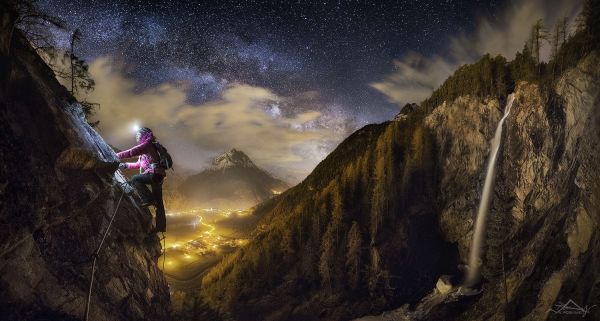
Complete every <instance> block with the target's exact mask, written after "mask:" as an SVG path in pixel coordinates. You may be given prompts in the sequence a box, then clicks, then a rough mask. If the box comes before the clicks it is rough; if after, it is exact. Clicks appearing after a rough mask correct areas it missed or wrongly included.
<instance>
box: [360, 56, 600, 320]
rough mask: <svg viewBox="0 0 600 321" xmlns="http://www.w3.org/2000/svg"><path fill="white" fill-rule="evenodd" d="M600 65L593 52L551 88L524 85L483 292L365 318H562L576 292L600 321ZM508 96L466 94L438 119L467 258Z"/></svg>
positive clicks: (450, 229)
mask: <svg viewBox="0 0 600 321" xmlns="http://www.w3.org/2000/svg"><path fill="white" fill-rule="evenodd" d="M599 63H600V55H598V54H597V53H595V54H591V55H589V56H588V57H586V58H585V59H583V60H582V61H581V62H580V63H579V64H578V65H577V67H576V68H574V69H572V70H569V71H567V72H566V73H565V74H564V75H563V76H562V77H561V78H560V79H559V81H558V83H557V85H556V86H555V88H553V90H552V91H551V92H550V93H549V94H546V95H548V96H544V94H543V93H541V92H540V89H539V88H538V86H537V85H533V84H529V83H525V82H522V83H520V84H518V85H517V88H516V90H515V95H516V99H515V102H514V104H513V106H512V111H511V114H510V116H509V117H508V119H507V122H506V124H505V131H504V135H503V142H502V146H501V150H500V154H499V163H498V168H497V175H496V186H495V189H494V195H493V201H492V206H491V209H490V213H489V223H488V233H487V241H486V245H485V252H486V253H485V256H484V257H483V268H484V270H483V275H484V277H485V279H486V281H485V283H484V285H483V292H482V293H481V294H480V295H478V296H475V297H472V298H468V299H465V298H462V299H459V300H458V302H456V300H455V298H456V297H453V293H452V292H450V293H445V294H442V293H440V291H439V289H438V290H434V291H433V292H432V293H431V294H430V295H429V296H428V297H426V298H425V299H424V300H423V301H422V302H421V304H419V305H417V307H416V308H415V309H408V308H407V307H403V308H401V309H398V310H395V311H391V312H388V313H387V314H386V316H385V317H383V316H382V317H371V318H364V320H388V319H389V318H395V319H397V320H417V319H418V320H420V319H428V320H455V319H456V320H504V317H505V313H506V315H507V316H508V318H509V319H510V320H546V319H550V320H554V319H561V318H565V317H566V316H565V315H563V314H557V313H555V312H553V311H551V309H555V310H558V307H557V306H556V305H557V304H559V303H567V302H569V300H572V301H573V302H574V303H576V304H577V305H579V306H581V307H583V308H584V309H585V307H586V306H587V307H590V310H589V314H587V315H585V319H588V320H598V319H600V311H598V309H595V308H591V307H592V306H593V305H595V304H597V302H598V300H599V299H600V291H599V290H598V282H599V280H600V265H599V264H600V261H599V259H600V251H599V245H600V244H599V242H600V239H599V236H600V235H599V234H598V232H597V231H598V223H599V219H600V209H599V208H600V207H599V205H600V180H599V179H600V150H599V146H600V145H599V144H600V68H599V67H598V66H599ZM503 104H504V103H503V102H502V103H501V102H499V101H498V100H497V99H494V98H492V99H489V100H487V101H484V102H482V101H480V99H473V98H471V97H461V98H459V99H457V100H455V101H454V102H451V103H447V104H443V105H442V106H439V107H438V108H437V109H436V110H434V112H433V113H432V114H431V115H429V116H428V117H427V118H426V124H427V125H428V127H429V128H430V129H431V130H432V132H434V135H435V137H436V142H437V145H438V146H440V149H439V151H438V156H437V157H438V159H439V162H440V164H442V166H443V168H442V171H441V172H442V179H441V185H440V191H441V193H440V195H439V199H438V202H439V203H440V204H441V208H440V214H439V226H440V228H441V229H442V234H443V236H444V238H445V239H446V240H447V241H449V242H453V243H455V244H456V245H457V247H458V249H459V253H460V260H461V261H462V262H466V261H467V256H468V251H469V246H470V242H471V239H472V234H473V226H474V220H475V214H476V209H477V206H478V202H479V199H480V193H481V189H482V185H483V180H484V178H485V177H484V175H485V166H486V160H487V157H488V154H489V150H488V149H489V144H488V142H489V140H490V138H491V137H492V135H493V131H494V130H495V127H496V124H497V122H498V120H499V118H500V117H501V112H500V111H499V110H498V108H499V107H503ZM502 252H504V261H505V264H504V270H505V272H506V282H507V288H508V291H507V292H508V293H507V300H508V306H506V307H505V304H504V302H505V291H504V287H503V277H502V273H501V272H502V257H501V255H502ZM440 302H444V303H440ZM465 302H467V303H465ZM579 312H581V311H579ZM576 317H577V318H581V317H582V315H580V314H579V315H577V316H576ZM361 320H362V319H361Z"/></svg>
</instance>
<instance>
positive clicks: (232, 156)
mask: <svg viewBox="0 0 600 321" xmlns="http://www.w3.org/2000/svg"><path fill="white" fill-rule="evenodd" d="M212 167H213V168H214V169H226V168H232V167H245V168H248V167H256V165H254V163H253V162H252V160H251V159H250V157H248V155H246V153H244V152H242V151H241V150H237V149H235V148H232V149H231V150H230V151H228V152H226V153H224V154H222V155H220V156H217V157H215V159H214V160H213V163H212Z"/></svg>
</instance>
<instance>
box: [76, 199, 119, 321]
mask: <svg viewBox="0 0 600 321" xmlns="http://www.w3.org/2000/svg"><path fill="white" fill-rule="evenodd" d="M123 195H125V189H123V191H122V192H121V197H120V198H119V202H117V207H115V211H114V213H113V215H112V217H111V218H110V222H108V227H107V228H106V231H105V232H104V235H103V236H102V240H101V241H100V245H98V248H97V249H96V251H95V252H94V254H93V255H92V256H93V258H94V262H93V263H92V275H91V277H90V286H89V289H88V296H87V301H86V303H85V318H84V320H85V321H88V317H89V314H90V301H91V299H92V287H93V285H94V273H95V272H96V260H97V259H98V254H100V250H101V249H102V245H103V244H104V240H106V236H107V235H108V232H109V231H110V227H111V226H112V223H113V221H114V219H115V216H117V211H118V210H119V206H120V205H121V200H123Z"/></svg>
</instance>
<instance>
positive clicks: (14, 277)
mask: <svg viewBox="0 0 600 321" xmlns="http://www.w3.org/2000/svg"><path fill="white" fill-rule="evenodd" d="M0 59H3V60H4V61H3V63H8V64H10V69H9V72H10V74H9V75H5V74H3V75H2V79H9V81H8V82H7V83H4V84H3V87H2V88H0V123H1V124H2V126H0V137H1V139H0V230H1V231H2V232H1V233H0V314H1V315H2V316H3V318H6V319H7V320H38V319H40V320H41V319H44V320H47V319H56V320H77V319H81V318H82V317H83V314H84V310H85V300H86V297H87V291H88V282H89V277H90V272H91V261H90V257H91V255H92V254H93V252H94V251H95V249H96V248H97V246H98V244H99V243H100V240H101V237H102V234H103V233H104V231H105V230H106V228H107V226H108V222H109V219H110V217H111V215H112V214H113V213H114V212H115V211H117V214H116V219H115V221H114V223H113V226H112V228H111V232H110V234H109V235H108V237H107V239H106V241H105V243H104V247H103V250H102V252H101V253H100V255H99V258H98V263H97V270H96V274H95V279H96V281H95V283H94V288H93V292H92V300H91V308H90V320H168V319H169V314H168V313H169V305H170V303H169V293H168V288H167V284H166V281H165V279H164V277H163V276H162V273H161V272H160V270H159V269H158V267H157V265H156V262H157V258H158V257H159V256H160V245H159V242H158V238H157V237H156V236H151V237H150V236H148V231H149V229H150V227H151V224H152V216H151V213H150V212H148V211H146V210H140V209H139V208H137V207H136V206H135V205H134V202H133V199H132V198H131V195H130V187H128V186H127V185H126V184H125V183H124V179H123V177H122V176H120V175H118V174H114V169H115V167H114V164H115V162H116V161H117V159H116V155H115V154H114V152H113V151H112V150H111V149H110V147H109V146H108V145H107V144H106V143H105V142H104V140H103V139H102V138H101V137H100V136H99V135H98V134H97V133H96V132H95V131H94V130H93V129H91V128H90V127H89V126H88V125H87V123H86V122H85V120H84V119H83V118H82V117H81V109H80V106H79V105H78V104H77V103H75V102H74V101H73V100H72V98H71V96H70V95H69V94H68V92H67V91H66V90H65V88H63V87H62V86H61V85H59V83H58V82H57V81H56V80H55V78H54V76H53V74H52V72H51V70H49V69H48V68H47V67H46V66H45V64H44V63H43V62H42V61H41V59H39V57H38V56H37V55H36V54H35V52H33V51H32V50H31V49H30V48H29V47H28V45H26V44H25V42H24V41H23V39H22V38H21V37H20V36H19V35H18V34H15V37H14V38H13V43H12V48H11V56H10V57H6V56H2V57H0ZM7 60H8V62H7ZM123 190H125V191H127V192H128V193H126V194H124V195H123V199H122V200H121V202H120V205H119V207H118V209H117V204H118V203H119V199H120V198H121V195H122V191H123Z"/></svg>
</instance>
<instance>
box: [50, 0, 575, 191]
mask: <svg viewBox="0 0 600 321" xmlns="http://www.w3.org/2000/svg"><path fill="white" fill-rule="evenodd" d="M529 3H534V4H535V5H536V6H533V7H531V6H530V5H529V4H528V2H527V1H501V0H489V1H454V0H446V1H443V0H442V1H439V0H434V1H429V0H419V1H365V0H355V1H197V2H195V1H153V2H151V3H150V2H147V1H110V0H102V1H90V0H86V1H79V0H76V1H72V0H46V1H41V3H40V4H41V7H42V9H44V10H46V11H48V12H49V13H50V14H52V15H55V16H58V17H61V18H63V19H64V20H66V21H67V23H68V28H67V29H68V30H67V32H62V33H60V32H59V33H57V35H58V37H57V39H58V41H59V43H60V44H61V45H63V46H64V45H65V44H66V43H67V39H68V32H69V31H70V30H73V29H75V28H80V29H81V31H82V33H83V38H82V41H81V43H80V44H79V45H78V47H77V48H76V54H78V55H79V56H81V57H82V58H84V59H85V60H86V61H88V62H89V63H90V64H92V65H93V63H94V62H98V61H102V62H103V63H104V64H105V65H110V66H111V67H113V68H116V69H118V72H119V75H120V77H122V78H124V79H126V80H128V81H131V83H132V84H133V85H132V87H131V88H130V89H131V91H132V95H134V94H135V93H143V92H147V91H149V90H153V91H155V90H157V89H156V88H159V87H160V86H161V85H163V84H171V85H172V86H175V87H177V86H184V88H185V89H183V90H184V92H185V94H186V98H185V102H186V103H187V104H190V105H191V106H195V107H193V108H202V106H204V105H205V104H209V105H210V104H211V102H214V101H219V100H221V99H223V98H222V96H223V95H224V91H226V90H227V88H231V86H235V85H238V86H239V85H247V86H250V87H252V88H263V89H266V90H268V91H269V92H270V93H272V94H273V95H275V96H276V97H277V98H273V97H270V98H269V99H267V100H268V101H270V102H269V103H268V104H263V105H264V106H262V108H263V109H264V111H265V112H266V113H267V114H268V115H271V116H272V117H274V118H276V117H285V118H284V119H285V121H282V122H280V123H277V124H275V127H277V126H282V124H288V125H289V126H290V128H292V129H293V130H302V131H307V130H308V131H310V130H313V129H315V128H317V129H330V130H331V129H332V130H333V133H334V134H335V135H333V136H335V137H329V138H330V140H329V141H327V142H324V141H323V139H321V138H323V137H321V138H319V139H321V140H319V139H312V140H310V141H313V142H314V141H319V142H318V143H316V144H317V145H318V146H319V147H318V148H317V150H318V153H316V154H315V155H314V156H311V157H312V158H310V160H309V161H308V163H309V164H308V165H307V166H304V167H302V166H300V167H298V165H299V164H300V163H307V159H306V158H305V159H302V160H299V159H296V161H297V163H298V164H291V163H290V165H292V167H294V166H296V167H295V168H296V169H295V170H292V171H291V172H286V171H285V170H283V169H282V168H283V167H286V166H284V165H282V164H283V162H278V161H277V160H276V159H271V161H270V160H269V159H270V158H268V157H263V159H262V163H263V164H265V166H267V167H270V168H269V169H271V170H274V171H275V172H277V173H279V174H280V175H282V176H290V177H293V178H291V179H292V180H293V179H294V178H295V179H298V178H301V177H302V176H304V175H306V174H307V173H308V171H309V170H310V169H311V168H312V167H314V165H316V163H317V162H318V161H319V160H320V159H322V158H323V157H324V156H325V155H326V154H327V153H328V152H330V151H331V149H332V148H333V147H335V145H336V144H337V143H339V142H340V141H341V139H343V138H344V137H345V136H347V135H348V134H349V133H350V132H352V131H354V130H356V129H357V128H359V127H362V126H363V125H365V124H367V123H373V122H382V121H385V120H389V119H390V118H392V117H393V116H394V115H395V114H396V113H397V112H398V111H399V108H400V106H401V105H402V103H407V102H412V101H411V100H414V99H422V98H425V97H423V95H422V94H419V95H415V96H414V97H413V96H411V95H401V94H400V96H401V98H398V97H394V94H390V93H389V92H386V90H385V89H382V87H377V86H374V84H375V83H381V82H386V81H387V82H390V81H392V82H394V81H396V82H397V80H394V79H393V74H394V73H395V72H400V73H404V74H407V73H408V74H410V73H411V71H412V69H413V68H415V69H416V70H419V71H421V72H423V71H427V70H430V71H431V72H430V73H432V74H436V78H435V79H434V80H431V81H427V80H420V79H419V77H413V78H410V79H409V80H401V81H400V83H403V84H406V82H407V81H408V82H409V86H408V87H409V89H410V88H413V87H414V88H416V87H418V88H417V89H415V91H414V92H416V91H418V90H420V89H424V90H425V93H427V92H430V91H431V89H433V88H435V86H437V85H439V82H441V81H442V80H443V79H445V77H447V76H448V74H449V73H450V72H451V71H452V70H453V69H454V68H455V67H456V65H458V64H460V63H463V62H470V61H471V60H472V59H473V58H476V56H477V55H479V54H480V51H483V50H493V49H489V48H490V45H487V44H486V43H485V41H484V40H482V38H485V37H482V35H480V34H478V32H479V33H481V31H482V30H485V28H486V26H490V25H491V26H494V25H498V28H499V29H500V28H504V29H510V28H507V26H506V25H507V24H509V23H510V21H511V18H510V17H509V14H508V13H510V12H517V13H518V12H519V10H521V11H523V10H530V11H532V10H533V11H534V12H535V10H540V13H539V14H540V17H545V16H547V14H548V13H547V12H552V10H556V8H554V7H557V8H559V9H560V8H562V7H564V4H560V5H559V4H558V3H560V1H548V3H549V4H548V6H547V7H546V5H544V6H545V7H544V8H542V7H541V3H543V1H529ZM561 6H562V7H561ZM572 7H575V6H570V7H568V8H567V9H564V10H565V11H568V12H564V13H563V15H571V14H572V12H573V10H575V9H573V8H572ZM532 8H533V9H532ZM527 14H528V16H527V17H530V16H531V15H532V14H533V13H530V12H529V11H527ZM510 16H512V15H510ZM530 23H533V22H532V21H531V22H527V25H529V24H530ZM521 38H522V36H521ZM521 38H519V39H518V43H520V44H522V39H521ZM458 42H461V43H462V44H461V46H462V47H469V46H471V43H473V46H474V47H475V48H474V49H473V48H469V50H471V49H473V50H471V51H472V52H470V53H469V54H464V53H462V54H461V53H457V52H458V51H461V50H457V48H456V47H457V43H458ZM478 44H482V45H481V46H480V47H481V48H479V47H477V46H478ZM493 46H500V47H502V46H501V45H499V44H496V43H494V44H493ZM514 46H517V44H515V45H514ZM519 46H520V45H519ZM504 47H507V46H504ZM508 47H510V46H508ZM492 48H494V47H492ZM463 49H464V48H463ZM503 49H504V48H502V49H499V50H503ZM507 50H513V48H507ZM463 51H464V50H463ZM461 52H462V51H461ZM471 55H473V56H475V57H471ZM415 57H418V58H415ZM403 59H404V61H403ZM415 59H416V60H415ZM399 61H400V63H398V62H399ZM403 64H404V65H403ZM406 64H408V65H409V67H410V68H409V69H410V70H406V66H407V65H406ZM422 64H428V65H427V66H424V65H422ZM403 66H404V67H403ZM428 68H429V69H428ZM92 69H93V68H92ZM405 76H409V77H410V75H405ZM390 77H391V78H390ZM386 79H387V80H386ZM182 84H185V85H182ZM415 86H416V87H415ZM383 87H385V88H388V87H389V86H383ZM399 92H402V91H399ZM281 97H284V98H281ZM280 98H281V99H280ZM103 101H104V100H103ZM272 101H277V103H276V104H274V103H273V102H272ZM104 104H106V103H104ZM113 104H114V102H113ZM120 108H127V107H126V106H122V107H120ZM156 108H160V107H156ZM115 110H117V109H111V111H112V112H114V111H115ZM117 111H118V110H117ZM314 111H316V112H318V113H320V114H321V115H320V116H319V117H318V119H317V118H314V119H312V118H311V122H312V123H311V124H310V125H307V123H297V122H296V123H294V122H293V121H288V120H289V119H297V118H298V115H305V113H307V112H314ZM148 112H153V111H148ZM100 116H102V117H100V120H101V124H102V123H105V124H107V125H109V126H107V128H109V129H110V128H113V127H111V126H112V124H111V119H106V114H100ZM103 117H104V118H103ZM119 119H121V118H119ZM171 126H172V127H173V126H175V127H177V126H178V125H177V124H174V125H173V124H171ZM101 128H102V127H101ZM180 129H181V128H180ZM105 130H106V129H105ZM184 132H185V130H183V132H182V131H179V130H178V131H177V134H178V135H185V133H184ZM338 134H339V135H338ZM326 136H327V135H326ZM329 136H331V135H329ZM198 140H202V139H201V138H199V139H196V141H195V142H194V143H192V145H195V146H197V147H198V150H199V151H200V152H199V153H197V154H196V156H190V155H185V156H183V157H185V158H188V159H189V157H199V156H197V155H203V156H202V157H204V158H205V159H206V158H208V156H214V155H215V154H217V153H219V152H220V151H222V150H225V149H227V148H228V146H226V145H227V143H226V142H225V143H223V144H216V145H215V144H211V143H209V142H205V141H204V142H199V141H198ZM235 143H236V144H238V145H244V143H243V142H240V141H236V142H235ZM257 146H259V145H251V144H250V145H248V146H241V147H242V149H244V148H250V149H252V148H254V149H256V148H258V147H257ZM231 147H240V146H231ZM258 149H260V148H258ZM246 152H248V154H250V156H251V157H253V158H258V159H259V160H260V158H261V155H262V152H260V151H257V150H254V151H252V150H251V151H246ZM290 152H292V153H295V154H297V155H296V156H298V155H300V154H303V153H306V151H305V150H302V149H301V148H300V149H298V148H295V149H292V150H290ZM199 163H202V162H199ZM259 163H261V161H259ZM277 163H279V164H280V165H281V166H277V165H274V164H277ZM186 167H188V168H199V167H201V166H193V165H191V164H186Z"/></svg>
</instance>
